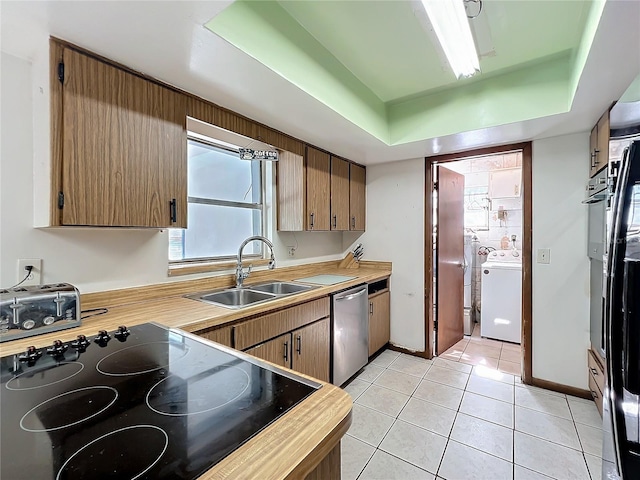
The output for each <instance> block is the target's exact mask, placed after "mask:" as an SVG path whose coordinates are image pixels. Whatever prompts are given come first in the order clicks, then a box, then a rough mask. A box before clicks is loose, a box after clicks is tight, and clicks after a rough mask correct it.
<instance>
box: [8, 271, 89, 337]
mask: <svg viewBox="0 0 640 480" xmlns="http://www.w3.org/2000/svg"><path fill="white" fill-rule="evenodd" d="M80 318H81V317H80V292H79V291H78V289H77V288H76V287H74V286H73V285H71V284H69V283H56V284H50V285H31V286H28V287H15V288H10V289H8V290H0V342H7V341H9V340H15V339H17V338H24V337H31V336H33V335H40V334H42V333H47V332H54V331H56V330H64V329H66V328H71V327H77V326H79V325H80V324H81V319H80Z"/></svg>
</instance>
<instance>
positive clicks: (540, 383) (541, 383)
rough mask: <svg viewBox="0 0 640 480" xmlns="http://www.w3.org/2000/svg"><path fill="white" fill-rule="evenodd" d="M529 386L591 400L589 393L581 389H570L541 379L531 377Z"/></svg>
mask: <svg viewBox="0 0 640 480" xmlns="http://www.w3.org/2000/svg"><path fill="white" fill-rule="evenodd" d="M531 385H533V386H534V387H540V388H546V389H547V390H553V391H554V392H559V393H564V394H565V395H573V396H574V397H580V398H586V399H588V400H593V397H592V396H591V392H590V391H589V390H584V389H582V388H577V387H571V386H569V385H563V384H562V383H556V382H551V381H549V380H543V379H541V378H535V377H533V378H532V379H531Z"/></svg>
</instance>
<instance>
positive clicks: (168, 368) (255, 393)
mask: <svg viewBox="0 0 640 480" xmlns="http://www.w3.org/2000/svg"><path fill="white" fill-rule="evenodd" d="M0 380H1V384H0V433H1V436H0V442H1V443H0V445H1V449H0V478H2V479H11V480H17V479H30V480H31V479H49V478H50V479H56V480H58V479H83V480H86V479H110V478H113V479H118V480H122V479H139V478H140V479H142V478H149V479H193V478H197V477H198V476H199V475H201V474H202V473H204V472H206V471H207V470H208V469H209V468H211V467H212V466H213V465H215V464H216V463H218V462H219V461H220V460H222V459H223V458H224V457H225V456H227V455H228V454H229V453H231V452H232V451H233V450H235V449H236V448H238V447H239V446H240V445H242V444H243V443H244V442H246V441H247V440H248V439H250V438H251V437H252V436H254V435H255V434H256V433H258V432H259V431H260V430H262V429H263V428H264V427H266V426H267V425H268V424H270V423H271V422H273V421H274V420H276V419H277V418H278V417H279V416H281V415H283V414H284V413H285V412H286V411H287V410H289V409H290V408H292V407H293V406H294V405H296V404H297V403H299V402H300V401H302V400H303V399H304V398H305V397H307V396H308V395H310V394H311V393H313V392H314V391H315V390H316V389H317V388H320V385H319V384H316V383H313V382H309V381H307V380H306V379H303V378H301V377H297V376H295V375H291V374H288V373H286V372H284V371H280V370H277V369H274V368H272V367H270V366H268V365H266V364H264V363H262V362H260V361H258V360H255V359H253V358H252V357H248V356H246V355H244V354H242V353H240V352H236V351H235V350H231V349H227V348H224V347H220V346H217V345H216V346H213V345H212V344H210V343H207V342H204V341H202V340H200V339H199V338H198V337H195V336H193V335H190V334H185V333H184V332H181V331H179V330H170V329H166V328H164V327H161V326H159V325H156V324H153V323H147V324H144V325H139V326H136V327H132V328H130V329H126V327H120V329H119V330H118V331H116V332H110V333H108V332H102V333H101V334H99V335H96V336H95V337H87V338H84V337H82V336H80V337H78V339H77V340H75V341H74V342H67V343H58V344H56V345H52V346H51V347H49V348H48V349H47V348H43V349H37V350H32V351H30V352H25V353H23V354H20V355H10V356H6V357H2V358H1V359H0Z"/></svg>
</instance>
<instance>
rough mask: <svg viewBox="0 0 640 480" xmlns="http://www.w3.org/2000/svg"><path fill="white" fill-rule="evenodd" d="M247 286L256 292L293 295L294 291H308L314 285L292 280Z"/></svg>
mask: <svg viewBox="0 0 640 480" xmlns="http://www.w3.org/2000/svg"><path fill="white" fill-rule="evenodd" d="M246 288H249V289H251V290H254V291H256V292H266V293H272V294H273V295H291V294H292V293H300V292H306V291H307V290H311V289H312V288H313V287H312V286H311V285H302V284H300V283H292V282H270V283H263V284H260V285H248V286H247V287H246Z"/></svg>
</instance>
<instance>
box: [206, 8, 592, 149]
mask: <svg viewBox="0 0 640 480" xmlns="http://www.w3.org/2000/svg"><path fill="white" fill-rule="evenodd" d="M603 5H604V0H554V1H540V0H484V2H483V10H482V13H481V17H482V23H484V24H485V27H486V26H488V31H489V32H490V35H491V39H492V43H491V46H492V47H493V52H492V53H491V54H490V55H483V56H481V58H480V68H481V70H482V73H481V74H480V75H476V76H474V77H473V78H470V79H464V80H456V78H455V76H454V74H453V72H452V71H451V69H450V68H449V67H448V66H447V65H446V63H445V61H444V59H443V56H442V55H441V54H440V53H439V46H437V45H434V44H433V38H434V37H433V36H432V34H430V33H429V32H428V31H427V28H428V27H426V25H427V24H426V22H425V17H426V15H425V14H424V10H423V8H422V6H421V4H420V2H415V1H406V0H394V1H375V0H373V1H369V0H358V1H319V0H315V1H314V0H303V1H280V2H275V1H269V0H264V1H245V0H237V1H236V2H234V3H233V4H231V5H230V6H229V7H227V8H226V9H225V10H223V11H222V12H221V13H220V14H219V15H217V16H216V17H215V18H213V19H212V20H211V21H210V22H208V23H207V25H206V27H207V28H209V29H210V30H211V31H213V32H214V33H216V34H218V35H219V36H221V37H222V38H224V39H225V40H227V41H228V42H230V43H231V44H233V45H235V46H236V47H237V48H239V49H240V50H242V51H244V52H245V53H247V54H248V55H250V56H252V57H254V58H255V59H256V60H258V61H260V62H261V63H263V64H264V65H266V66H267V67H268V68H270V69H271V70H273V71H274V72H276V73H277V74H279V75H281V76H282V77H284V78H285V79H287V80H288V81H289V82H291V83H293V84H294V85H296V86H297V87H299V88H301V89H302V90H304V91H306V92H307V93H308V94H310V95H312V96H313V97H315V98H316V99H317V100H319V101H321V102H322V103H324V104H325V105H327V106H328V107H330V108H332V109H333V110H335V111H336V112H337V113H339V114H340V115H342V116H343V117H345V118H346V119H348V120H350V121H351V122H352V123H354V124H356V125H358V126H359V127H360V128H362V129H364V130H365V131H367V132H368V133H370V134H371V135H373V136H375V137H376V138H378V139H380V140H381V141H383V142H385V143H387V144H389V145H394V144H401V143H407V142H412V141H417V140H423V139H427V138H434V137H438V136H442V135H449V134H453V133H458V132H461V131H469V130H476V129H479V128H486V127H491V126H496V125H502V124H506V123H512V122H517V121H524V120H530V119H533V118H539V117H542V116H547V115H554V114H558V113H563V112H566V111H568V110H569V109H570V108H571V102H572V100H573V95H574V94H575V90H576V88H577V84H578V80H579V78H580V75H581V73H582V68H583V66H584V62H585V61H586V56H587V54H588V52H589V49H590V47H591V42H592V40H593V36H594V34H595V30H596V28H597V25H598V22H599V19H600V15H601V13H602V8H603ZM477 21H478V20H472V22H477ZM485 30H486V28H485Z"/></svg>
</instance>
